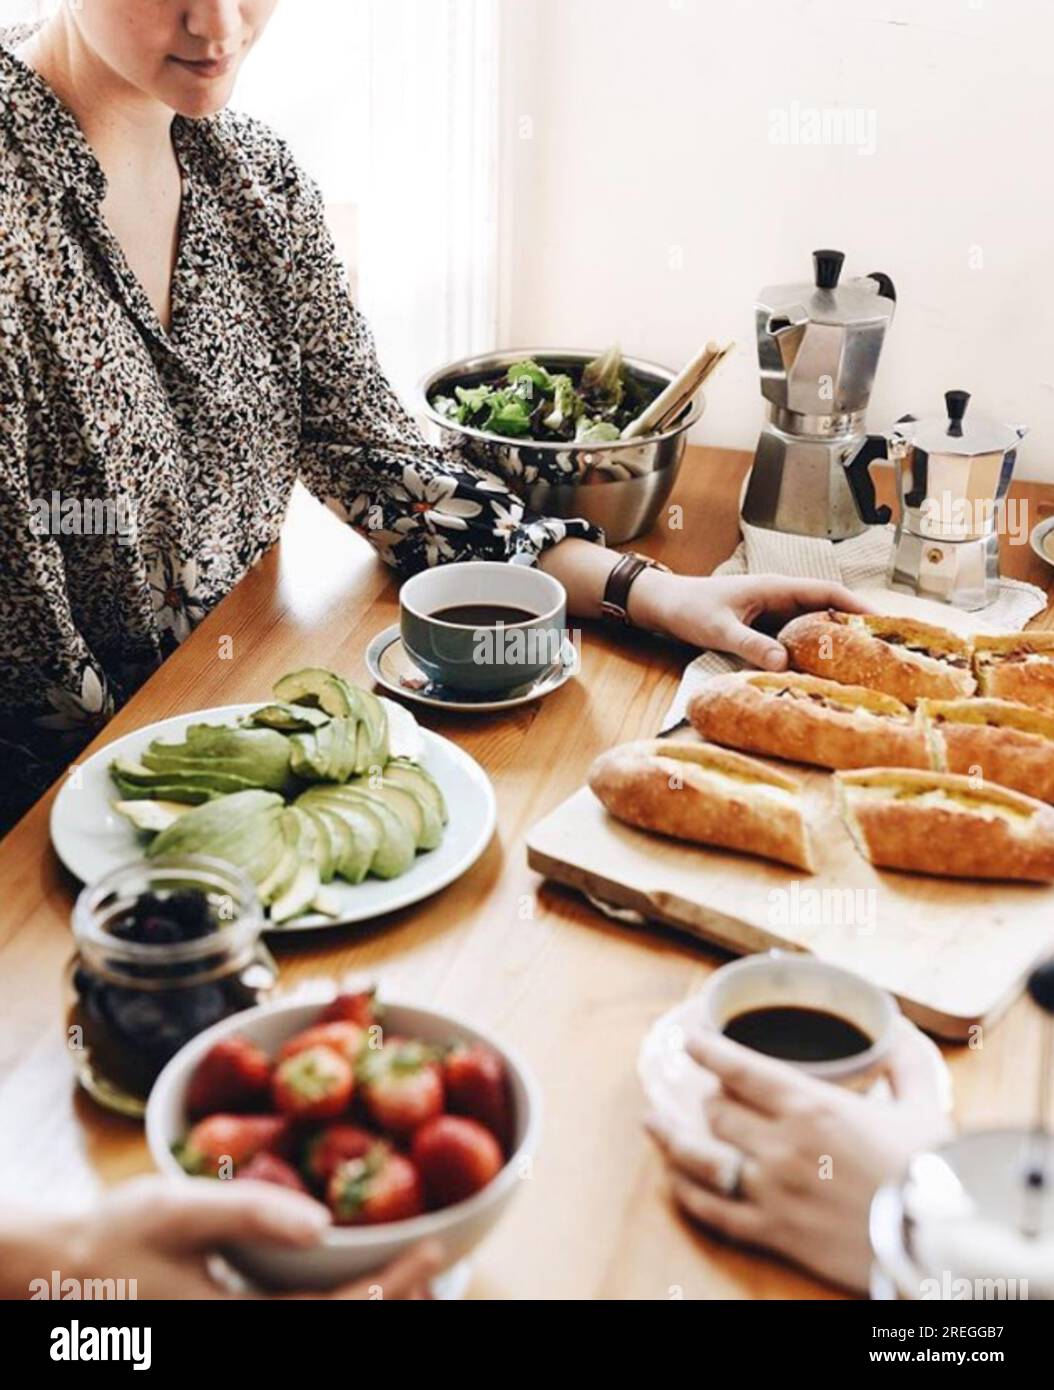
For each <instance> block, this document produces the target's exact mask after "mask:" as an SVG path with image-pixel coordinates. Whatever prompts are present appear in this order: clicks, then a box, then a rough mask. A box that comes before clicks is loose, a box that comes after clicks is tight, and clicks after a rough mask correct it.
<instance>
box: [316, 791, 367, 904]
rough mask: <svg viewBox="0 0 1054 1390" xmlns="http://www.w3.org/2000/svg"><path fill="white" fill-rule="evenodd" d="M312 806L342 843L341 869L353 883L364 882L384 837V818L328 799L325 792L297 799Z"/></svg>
mask: <svg viewBox="0 0 1054 1390" xmlns="http://www.w3.org/2000/svg"><path fill="white" fill-rule="evenodd" d="M297 804H298V805H300V806H304V807H307V806H310V809H311V810H312V811H313V812H314V813H315V814H316V815H317V816H318V817H319V818H320V819H322V820H324V821H325V822H326V824H327V826H328V827H329V830H330V833H331V835H332V836H333V837H334V842H335V843H336V844H337V845H338V847H339V848H338V853H337V873H338V874H339V875H340V877H341V878H344V879H347V881H348V882H349V883H361V882H362V880H363V879H364V878H365V877H366V875H367V874H368V873H369V872H370V865H371V864H372V863H373V858H374V855H375V854H376V853H377V851H378V849H379V848H380V844H381V840H382V839H383V835H384V832H383V827H382V825H381V822H380V820H379V819H378V818H377V817H376V816H374V815H371V814H370V812H369V811H368V810H361V809H359V808H357V807H352V806H347V805H341V806H336V805H333V804H330V803H328V802H327V801H326V800H325V799H324V796H323V795H322V791H321V789H319V791H318V794H317V795H316V793H315V792H305V793H304V795H303V796H302V797H301V798H300V799H299V801H298V802H297Z"/></svg>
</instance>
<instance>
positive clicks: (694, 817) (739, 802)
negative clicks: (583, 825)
mask: <svg viewBox="0 0 1054 1390" xmlns="http://www.w3.org/2000/svg"><path fill="white" fill-rule="evenodd" d="M715 774H716V775H715ZM729 779H731V780H729ZM589 786H590V788H591V789H592V791H593V794H594V795H595V796H596V797H597V799H598V800H599V801H600V802H601V803H602V805H603V806H605V807H606V809H607V810H608V811H610V812H611V814H612V815H613V816H616V817H617V818H618V819H619V820H622V821H626V822H627V823H628V824H630V825H635V826H638V827H640V828H641V829H643V830H651V831H656V832H658V833H659V834H662V835H670V836H673V837H674V838H675V839H679V840H691V841H693V842H694V843H697V844H705V845H717V846H720V847H721V848H723V849H733V850H739V851H740V852H742V853H744V854H756V855H760V856H761V857H762V858H765V859H775V860H778V861H779V862H781V863H784V864H790V865H793V866H794V867H795V868H798V869H805V870H806V871H808V872H809V873H812V872H813V862H814V861H813V852H812V845H811V842H810V838H809V830H808V825H807V823H806V820H805V816H804V813H803V810H802V806H801V802H800V800H798V793H799V791H800V784H799V783H798V782H797V781H795V779H794V778H792V777H788V776H786V774H784V773H782V772H779V771H777V770H776V769H775V768H770V767H766V766H765V765H764V764H763V763H759V762H755V761H754V759H753V758H746V757H744V756H743V755H742V754H740V753H733V752H730V751H729V750H728V749H727V748H719V747H718V746H717V745H716V744H710V743H697V742H694V741H693V742H687V741H683V742H682V741H679V740H678V741H675V740H672V739H642V740H640V741H639V742H636V743H625V744H622V745H620V746H619V747H616V748H611V749H608V751H607V752H606V753H602V754H601V755H600V756H599V757H598V758H597V759H596V761H595V762H594V763H593V766H592V767H591V768H590V771H589ZM766 789H767V790H766ZM772 793H776V794H775V795H773V794H772Z"/></svg>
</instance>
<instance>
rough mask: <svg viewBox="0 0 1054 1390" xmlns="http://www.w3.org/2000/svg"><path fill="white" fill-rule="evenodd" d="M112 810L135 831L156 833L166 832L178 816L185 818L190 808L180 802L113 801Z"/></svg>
mask: <svg viewBox="0 0 1054 1390" xmlns="http://www.w3.org/2000/svg"><path fill="white" fill-rule="evenodd" d="M113 809H114V810H115V811H116V812H117V814H118V815H119V816H124V818H125V820H130V821H131V822H132V824H133V825H134V826H135V828H136V830H150V831H154V832H155V833H156V832H157V831H159V830H167V829H168V827H169V826H170V825H172V824H173V823H174V822H175V821H177V820H178V819H179V817H180V816H185V815H186V814H187V812H188V811H189V810H190V806H189V804H188V803H186V802H182V801H115V802H114V807H113Z"/></svg>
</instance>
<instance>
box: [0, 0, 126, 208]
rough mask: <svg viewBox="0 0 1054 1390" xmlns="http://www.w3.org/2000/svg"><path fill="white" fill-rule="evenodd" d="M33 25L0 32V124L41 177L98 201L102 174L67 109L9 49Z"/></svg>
mask: <svg viewBox="0 0 1054 1390" xmlns="http://www.w3.org/2000/svg"><path fill="white" fill-rule="evenodd" d="M39 27H40V26H39V25H37V24H21V25H16V26H14V27H13V28H8V29H2V30H0V123H2V124H6V125H7V126H8V127H9V128H10V129H11V131H12V133H13V134H14V136H15V139H16V140H17V142H18V144H19V145H20V146H21V148H22V149H23V150H24V151H25V152H26V154H27V155H28V156H29V158H30V160H31V161H32V166H33V170H34V173H35V174H37V175H38V176H39V177H40V178H41V179H42V180H44V181H45V182H47V183H51V184H57V185H61V186H62V187H64V188H69V189H72V190H73V191H74V192H75V193H79V194H82V195H85V196H87V197H88V198H90V199H91V200H92V201H93V202H96V203H99V202H101V201H102V199H103V198H104V197H105V196H106V175H105V174H104V173H103V171H102V169H101V167H100V165H99V161H98V160H97V159H96V157H95V152H94V150H93V149H92V147H91V146H90V145H89V144H88V142H87V140H86V139H85V138H84V132H83V131H82V130H81V128H80V126H79V125H78V124H77V121H76V118H75V117H74V115H73V113H72V111H70V110H69V108H68V107H66V106H64V105H63V104H62V102H61V101H59V99H58V97H57V96H56V95H55V93H54V92H53V91H52V90H51V88H50V87H49V86H48V84H47V83H46V82H45V81H44V79H43V78H42V77H41V76H40V74H39V73H37V72H34V70H33V69H32V68H31V67H30V66H29V64H28V63H24V62H22V60H21V58H18V57H16V55H15V54H14V52H13V51H12V50H13V49H14V48H16V47H18V46H19V45H20V44H22V43H24V42H25V41H26V39H28V38H29V37H30V35H31V34H33V33H35V32H36V30H37V29H38V28H39Z"/></svg>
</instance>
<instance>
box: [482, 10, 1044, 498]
mask: <svg viewBox="0 0 1054 1390" xmlns="http://www.w3.org/2000/svg"><path fill="white" fill-rule="evenodd" d="M505 17H506V21H507V22H506V32H505V39H504V49H503V55H504V63H505V77H506V87H505V100H506V110H505V118H504V122H503V149H504V164H503V168H504V201H503V209H502V227H503V234H502V245H503V296H502V305H503V312H502V320H501V325H502V326H501V336H502V341H503V342H504V343H505V344H506V345H512V344H514V343H517V344H527V343H532V344H536V343H548V344H562V345H583V346H590V345H593V344H596V345H603V344H605V343H607V342H608V341H613V340H618V341H620V342H621V343H622V345H623V347H624V348H625V349H626V350H627V351H632V352H635V353H638V354H639V355H641V356H647V357H653V358H655V359H657V360H658V361H660V362H666V363H669V364H671V365H672V364H676V363H678V362H679V361H680V360H682V359H684V358H686V357H687V356H688V354H689V353H690V351H691V350H692V349H693V348H694V347H695V346H696V345H697V343H698V342H700V341H703V340H705V339H707V338H708V337H717V338H721V339H724V338H728V337H731V338H735V339H736V341H737V344H738V347H737V351H736V354H735V357H734V359H733V360H732V361H731V362H729V363H727V364H726V365H725V367H724V368H723V369H722V372H721V375H720V377H719V378H717V379H715V381H714V382H713V383H712V386H711V389H710V391H709V409H708V412H707V415H706V416H705V417H704V420H703V421H702V423H701V425H700V426H699V428H698V432H697V437H698V438H699V439H700V440H701V441H703V442H709V443H715V444H727V445H735V446H739V447H743V448H751V447H752V446H753V443H754V440H755V437H756V433H757V428H758V424H759V421H760V415H761V409H760V397H759V395H758V390H757V372H756V357H755V352H754V344H753V340H752V332H753V328H752V307H753V298H754V295H755V294H756V292H757V290H758V289H759V288H760V287H761V286H762V285H763V284H772V283H777V282H782V281H787V280H796V279H800V278H806V277H807V276H808V274H809V273H810V264H811V262H810V252H811V251H812V249H813V248H814V247H816V246H836V247H839V248H841V249H843V250H844V251H845V252H846V254H847V259H846V271H845V273H846V274H851V273H857V274H866V273H867V272H869V271H872V270H884V271H887V272H888V273H889V274H890V275H892V276H893V279H894V281H895V282H896V285H897V291H898V296H899V304H898V310H897V316H896V319H895V321H894V324H893V327H892V330H891V332H890V334H889V336H888V337H887V341H886V348H885V352H884V354H883V358H882V362H881V364H880V367H879V376H878V382H877V388H876V391H875V394H874V397H873V400H872V409H871V413H870V416H869V423H870V424H871V425H872V427H875V428H877V427H879V426H881V425H883V424H885V423H888V422H889V421H890V420H892V419H893V418H895V417H896V416H897V415H899V414H901V413H903V412H905V411H911V412H913V413H915V414H920V413H923V412H926V413H929V412H932V411H934V410H936V409H937V408H938V406H939V405H940V401H941V393H942V392H943V391H944V390H945V389H946V388H948V387H952V386H955V387H964V388H966V389H968V390H970V391H972V392H973V393H974V404H975V406H976V407H977V408H979V409H983V410H984V411H985V412H986V413H990V414H993V415H998V416H1000V417H1003V418H1005V419H1008V420H1014V421H1019V420H1020V421H1023V422H1025V423H1028V424H1029V425H1030V426H1031V430H1032V433H1031V436H1030V438H1029V439H1027V440H1026V441H1025V443H1024V445H1023V446H1022V448H1021V451H1020V454H1019V472H1020V473H1021V474H1022V475H1026V476H1033V477H1045V478H1048V479H1052V480H1054V274H1052V258H1054V192H1052V190H1054V177H1052V172H1051V166H1052V155H1054V3H1051V0H508V3H507V4H506V7H505ZM793 103H797V108H796V109H797V110H798V111H799V113H804V109H805V108H812V109H814V110H823V109H824V108H828V109H830V108H846V109H851V110H855V109H860V110H861V112H862V116H861V120H862V122H863V124H862V126H861V134H862V136H863V148H857V147H852V146H847V145H844V144H842V145H836V144H830V143H828V144H826V145H823V144H820V145H817V144H806V143H800V144H798V145H788V144H779V143H775V142H774V141H773V140H772V139H771V138H770V134H771V132H772V131H773V130H774V129H775V128H776V126H775V122H776V121H778V120H779V119H780V117H778V116H777V117H774V116H773V115H772V113H773V112H774V111H776V112H782V113H785V116H786V117H788V118H789V117H790V116H791V115H792V113H793V111H794V110H795V108H794V106H793ZM872 120H873V127H872V129H873V134H874V148H873V150H871V151H868V149H867V146H868V144H869V143H870V141H869V123H870V122H872ZM798 129H799V131H800V132H801V134H802V135H803V136H804V135H806V134H807V130H806V128H805V127H803V126H799V127H798Z"/></svg>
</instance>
